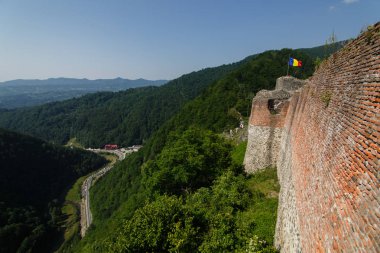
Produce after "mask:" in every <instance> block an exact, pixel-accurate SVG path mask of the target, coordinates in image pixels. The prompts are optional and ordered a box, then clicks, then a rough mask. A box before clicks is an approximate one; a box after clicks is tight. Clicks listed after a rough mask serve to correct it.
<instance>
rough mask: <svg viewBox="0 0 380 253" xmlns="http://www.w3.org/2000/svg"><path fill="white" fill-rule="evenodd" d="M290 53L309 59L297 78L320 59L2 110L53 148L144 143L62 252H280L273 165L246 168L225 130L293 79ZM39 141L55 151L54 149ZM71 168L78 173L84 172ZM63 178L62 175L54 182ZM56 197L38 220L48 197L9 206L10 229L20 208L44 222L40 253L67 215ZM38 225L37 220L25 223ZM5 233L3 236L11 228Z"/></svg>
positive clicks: (255, 63)
mask: <svg viewBox="0 0 380 253" xmlns="http://www.w3.org/2000/svg"><path fill="white" fill-rule="evenodd" d="M289 55H292V57H295V58H297V59H301V60H302V61H303V66H302V68H291V69H290V73H291V74H292V75H293V76H295V77H298V78H303V79H304V78H307V77H309V76H310V75H311V74H312V73H313V71H314V68H315V65H314V64H315V61H314V59H313V58H311V57H310V56H309V55H308V54H306V53H304V52H303V51H302V50H290V49H283V50H279V51H267V52H264V53H262V54H259V55H255V56H251V57H247V58H246V59H244V60H243V61H241V62H239V63H236V64H231V65H223V66H220V67H217V68H209V69H205V70H201V71H198V72H194V73H190V74H187V75H184V76H182V77H180V78H178V79H176V80H173V81H171V82H169V83H168V84H166V85H163V86H161V87H145V88H138V89H130V90H127V91H123V92H117V93H111V92H102V93H97V94H92V95H86V96H84V97H82V98H78V99H71V100H68V101H63V102H55V103H50V104H47V105H43V106H38V107H33V108H24V109H17V110H2V111H0V125H1V126H4V127H8V128H11V129H17V130H19V131H23V132H26V133H30V134H32V135H35V136H39V137H41V138H43V139H45V140H48V141H51V142H54V143H59V144H63V143H65V142H67V141H68V140H69V139H70V138H73V137H75V138H77V140H79V142H80V143H81V144H84V145H85V146H93V147H95V146H98V147H99V146H102V145H103V144H104V143H107V142H115V143H118V144H120V145H130V144H136V143H144V147H143V148H142V149H141V150H140V151H139V152H137V153H134V154H132V155H130V156H128V157H127V158H126V159H125V160H124V161H122V162H121V163H119V164H117V165H116V166H115V168H114V169H112V170H111V171H110V172H109V173H108V174H107V176H105V177H103V178H102V179H100V180H99V181H98V182H97V184H96V185H95V186H94V187H93V188H92V191H91V195H90V196H91V207H92V212H93V216H94V223H93V224H92V226H91V227H90V229H89V231H88V233H87V234H86V237H85V238H83V239H82V240H80V241H78V240H77V241H73V242H71V243H68V244H66V245H65V247H64V248H61V251H62V252H115V251H116V252H136V250H137V251H140V252H157V251H160V252H260V251H261V252H274V251H275V250H274V249H273V247H272V246H271V245H272V243H273V234H274V227H275V220H276V210H277V193H278V190H279V189H278V183H277V178H276V170H275V169H274V168H267V169H265V170H264V171H263V172H261V173H258V174H256V175H253V176H252V175H251V176H247V175H245V174H244V172H243V170H242V159H243V156H244V151H245V145H246V143H244V142H243V143H239V144H238V145H236V143H232V142H231V141H229V140H226V139H224V138H223V137H222V135H221V133H222V132H223V131H225V130H227V129H231V128H235V127H236V126H237V125H238V123H239V121H240V120H241V119H245V120H246V119H247V117H248V116H249V114H250V109H251V108H250V107H251V100H252V98H253V96H254V95H255V94H256V93H257V92H258V91H259V90H261V89H273V88H274V86H275V80H276V78H278V77H279V76H282V75H285V74H286V69H287V61H288V57H289ZM41 143H42V144H41V145H48V148H47V149H49V150H51V149H53V150H55V149H57V147H56V146H51V145H50V144H46V143H43V142H41ZM5 145H6V144H5ZM23 147H24V146H23ZM37 150H39V149H37ZM71 152H79V151H75V150H71ZM10 154H16V153H15V152H13V153H10ZM36 157H37V158H38V157H40V156H38V155H36ZM53 157H54V156H53ZM59 157H62V158H66V160H65V161H66V163H68V162H69V161H71V160H72V159H73V160H74V161H75V159H74V158H72V157H68V156H67V155H62V156H59ZM99 163H101V162H100V161H99ZM46 164H49V162H47V163H46ZM63 164H65V163H64V162H63ZM70 168H72V171H75V172H76V173H79V172H78V171H77V170H76V169H75V168H77V167H75V166H74V167H70ZM74 174H75V173H74ZM26 175H28V174H26ZM47 175H50V174H47ZM70 175H72V174H70ZM79 175H82V174H75V176H79ZM32 178H33V177H32ZM58 178H59V180H58V179H57V180H58V181H60V180H63V179H64V178H65V177H58ZM73 178H74V177H72V178H70V180H73ZM70 180H68V181H70ZM46 182H49V181H46ZM70 183H72V182H70ZM57 185H58V186H57ZM63 185H64V184H62V185H61V184H56V182H54V183H53V186H50V187H58V188H59V187H63ZM58 188H54V189H58ZM4 189H12V187H7V188H4ZM60 189H61V190H62V189H63V188H60ZM16 192H17V191H16ZM58 192H59V191H58V190H57V191H56V193H58ZM23 194H25V192H24V193H23ZM39 194H41V192H39V193H38V194H37V196H39ZM24 196H25V195H24ZM46 197H47V196H46ZM52 197H53V199H52V200H51V199H50V198H52ZM15 199H17V198H15ZM55 199H56V200H55ZM47 201H48V203H49V204H48V205H47V206H48V207H47V208H45V209H44V210H43V213H44V216H43V217H41V218H40V217H38V219H37V221H35V220H34V219H33V217H35V216H34V215H35V213H38V212H37V211H33V210H37V208H43V207H41V206H43V204H41V206H38V205H37V204H36V207H34V206H32V204H31V208H32V209H31V210H32V211H30V210H29V209H25V211H15V210H16V209H12V208H18V206H16V205H15V207H13V206H11V205H10V204H7V206H11V209H9V208H8V209H9V210H10V211H6V210H8V209H4V208H3V206H2V210H4V212H3V211H2V213H4V214H2V215H1V222H5V223H4V224H8V223H7V222H9V223H11V224H13V223H12V222H13V221H14V220H12V217H14V215H15V214H13V216H12V215H8V214H7V213H11V214H12V212H13V213H17V214H22V213H27V215H26V216H25V217H22V219H24V220H25V219H26V220H27V221H24V222H25V223H26V224H27V225H26V226H29V228H33V227H35V226H36V224H44V225H43V226H45V227H44V228H46V229H45V230H43V233H42V235H40V236H38V238H37V239H35V238H34V237H33V236H28V237H27V238H32V242H29V241H28V240H26V243H24V242H23V244H21V246H22V247H24V246H23V245H24V244H26V245H34V246H33V247H36V249H38V247H41V245H40V244H39V243H38V242H39V239H40V238H44V236H47V235H53V234H54V233H47V232H46V231H48V229H50V228H54V226H55V225H56V224H58V223H57V221H54V220H57V219H56V218H52V217H56V216H57V217H59V215H52V213H55V212H57V210H58V208H54V207H58V206H59V205H60V204H59V196H57V195H55V196H50V197H47ZM4 203H5V201H4ZM41 203H46V202H43V201H42V202H41ZM2 205H4V204H2ZM22 208H23V207H22ZM12 210H13V211H12ZM23 210H24V209H23ZM41 210H42V209H41ZM51 210H55V211H53V212H52V211H51ZM7 215H8V216H7ZM29 216H30V217H32V219H29V218H28V217H29ZM30 220H33V221H35V222H36V223H33V225H28V224H29V223H28V222H31V221H30ZM6 227H7V226H6ZM11 229H12V228H11ZM14 229H16V231H19V230H17V228H14ZM10 231H12V230H10ZM28 231H29V233H31V232H30V229H29V230H28ZM33 231H34V230H33ZM33 231H32V232H33ZM37 232H38V231H37ZM12 233H13V232H12ZM1 234H4V237H3V238H6V236H8V235H9V233H7V232H2V233H1ZM32 235H34V234H33V233H32ZM0 240H1V239H0ZM18 240H19V241H18V242H20V240H21V239H18ZM24 241H25V240H24ZM5 245H7V244H5ZM12 245H16V244H12ZM28 247H30V246H28ZM41 250H42V248H41Z"/></svg>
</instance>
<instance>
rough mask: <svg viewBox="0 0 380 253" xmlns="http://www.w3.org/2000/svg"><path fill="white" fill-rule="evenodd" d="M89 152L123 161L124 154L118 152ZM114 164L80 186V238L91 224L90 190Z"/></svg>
mask: <svg viewBox="0 0 380 253" xmlns="http://www.w3.org/2000/svg"><path fill="white" fill-rule="evenodd" d="M90 151H92V152H95V153H100V152H107V153H112V154H115V155H117V157H118V160H123V159H124V158H125V153H123V152H121V151H120V150H105V149H90ZM113 165H114V163H111V164H110V165H108V166H106V167H104V168H102V169H100V170H98V171H97V172H95V173H93V174H91V175H90V176H88V177H87V178H86V179H85V180H84V182H83V184H82V200H81V208H80V218H81V219H80V224H81V230H80V234H81V236H82V238H83V237H84V236H85V234H86V232H87V229H88V228H89V227H90V225H91V223H92V214H91V210H90V188H91V186H92V185H93V183H94V182H96V181H97V180H98V179H99V178H101V177H102V176H104V175H105V174H106V173H107V172H108V171H110V170H111V169H112V168H113Z"/></svg>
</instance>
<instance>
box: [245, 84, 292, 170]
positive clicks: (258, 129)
mask: <svg viewBox="0 0 380 253" xmlns="http://www.w3.org/2000/svg"><path fill="white" fill-rule="evenodd" d="M289 97H290V94H289V93H288V92H286V91H282V90H281V91H267V90H263V91H260V92H259V93H258V94H257V95H256V97H255V98H254V99H253V102H252V110H251V117H250V119H249V124H248V136H249V138H248V144H247V150H246V153H245V157H244V166H245V170H246V171H247V172H248V173H253V172H255V171H257V170H260V169H263V168H266V167H269V166H276V161H277V155H278V153H279V152H278V151H279V147H280V140H281V136H282V129H283V127H284V123H285V118H286V113H287V110H288V106H289V101H288V98H289ZM270 100H271V102H270ZM270 105H272V107H273V108H272V110H271V109H270Z"/></svg>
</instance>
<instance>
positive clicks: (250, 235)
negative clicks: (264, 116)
mask: <svg viewBox="0 0 380 253" xmlns="http://www.w3.org/2000/svg"><path fill="white" fill-rule="evenodd" d="M243 147H244V146H243V145H242V146H239V147H236V148H235V149H239V151H236V150H234V151H233V148H232V146H231V145H230V144H229V143H228V142H227V141H226V140H224V139H223V138H221V137H219V136H218V135H216V134H213V133H212V132H210V131H206V130H202V129H199V128H190V129H188V130H186V131H184V132H183V133H180V132H175V133H172V134H171V136H170V137H169V139H168V142H167V144H166V145H165V147H164V148H163V149H162V152H160V154H158V155H157V156H156V158H155V159H153V160H150V161H149V162H147V163H145V164H144V165H143V166H142V169H141V173H135V174H134V175H131V174H129V173H128V175H129V177H128V178H129V180H128V181H129V182H130V184H129V185H126V187H125V189H127V191H128V193H127V194H128V195H129V196H128V197H127V199H128V200H127V201H126V202H125V203H123V204H122V205H121V206H120V207H119V208H118V210H117V211H116V212H113V213H109V212H108V215H110V216H109V218H107V217H106V215H104V214H105V213H107V211H105V210H103V209H100V210H99V208H100V207H108V203H104V201H110V202H113V200H112V199H107V200H105V199H101V200H99V199H98V196H100V195H99V194H100V193H101V191H102V188H103V186H104V184H105V183H107V182H111V181H112V178H115V177H119V176H120V175H122V174H120V169H122V168H120V167H118V168H115V169H114V170H112V171H111V172H110V173H109V175H107V176H106V177H104V178H102V179H101V180H100V181H99V182H98V184H97V185H96V186H95V187H94V191H93V194H92V195H93V196H96V198H94V199H93V202H92V206H93V210H94V216H95V217H96V218H95V223H94V226H93V227H92V228H91V229H90V230H89V232H88V235H86V237H85V238H84V239H83V240H82V241H80V242H79V244H78V245H77V247H76V248H75V249H74V251H75V252H136V251H137V252H246V251H247V250H248V249H252V247H253V243H255V242H256V243H257V245H256V251H251V252H258V250H259V249H263V250H264V252H275V250H274V248H273V247H272V246H270V245H271V244H272V243H273V234H274V228H275V222H276V210H277V194H278V190H279V188H278V183H277V177H276V173H275V169H267V170H264V171H263V172H260V173H258V174H257V175H254V176H249V177H247V176H246V175H244V174H243V173H242V167H241V164H234V163H233V161H232V158H231V154H232V153H236V154H237V153H242V149H243ZM137 156H138V154H136V157H137ZM136 157H135V159H136ZM126 168H128V167H126ZM128 172H131V169H129V170H128ZM126 174H127V173H124V174H123V175H126ZM119 179H120V178H119ZM98 185H99V186H98ZM99 188H100V189H99ZM115 188H117V187H114V188H113V189H115ZM108 193H110V194H112V191H111V192H110V191H109V192H108ZM119 197H120V196H119ZM111 198H112V197H111ZM259 241H260V243H259Z"/></svg>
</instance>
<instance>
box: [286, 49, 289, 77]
mask: <svg viewBox="0 0 380 253" xmlns="http://www.w3.org/2000/svg"><path fill="white" fill-rule="evenodd" d="M289 60H290V54H289V57H288V62H287V64H288V70H287V71H286V76H288V75H289Z"/></svg>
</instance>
